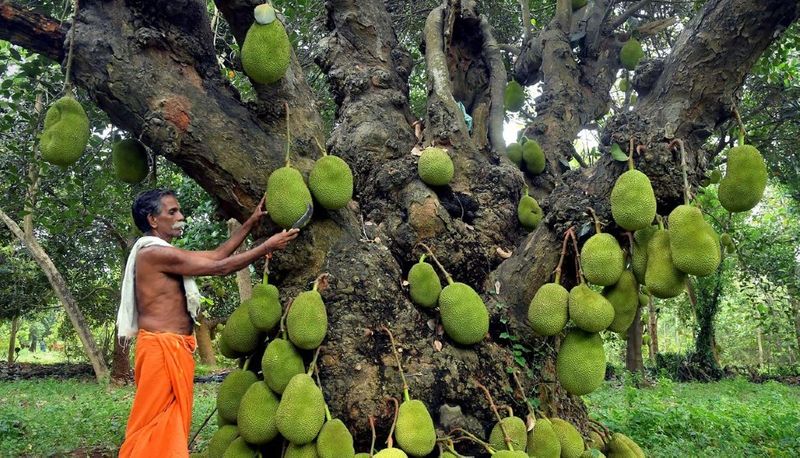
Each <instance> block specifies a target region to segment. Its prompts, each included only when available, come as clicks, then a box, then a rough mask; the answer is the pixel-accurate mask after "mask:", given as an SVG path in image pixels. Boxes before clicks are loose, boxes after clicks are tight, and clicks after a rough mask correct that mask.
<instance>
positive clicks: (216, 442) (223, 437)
mask: <svg viewBox="0 0 800 458" xmlns="http://www.w3.org/2000/svg"><path fill="white" fill-rule="evenodd" d="M237 437H239V431H238V430H237V429H236V426H233V425H225V426H221V427H220V428H219V429H218V430H217V431H216V432H215V433H214V435H213V436H211V440H210V441H209V442H208V448H206V456H207V457H208V458H222V455H224V454H225V450H226V449H227V448H228V446H229V445H231V442H233V441H234V440H235V439H236V438H237Z"/></svg>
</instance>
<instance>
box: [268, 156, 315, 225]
mask: <svg viewBox="0 0 800 458" xmlns="http://www.w3.org/2000/svg"><path fill="white" fill-rule="evenodd" d="M308 205H313V204H312V201H311V192H310V191H309V190H308V188H307V187H306V183H305V182H304V181H303V175H301V174H300V171H298V170H297V169H295V168H292V167H289V166H286V167H281V168H279V169H277V170H275V171H274V172H272V173H271V174H270V175H269V179H268V180H267V212H268V213H269V217H270V218H272V221H274V222H275V224H277V225H278V226H280V227H282V228H284V229H289V228H290V227H292V224H294V223H295V222H296V221H297V220H299V219H300V217H301V216H303V215H304V214H305V212H306V208H307V207H308Z"/></svg>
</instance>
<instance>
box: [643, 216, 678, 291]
mask: <svg viewBox="0 0 800 458" xmlns="http://www.w3.org/2000/svg"><path fill="white" fill-rule="evenodd" d="M669 239H670V233H669V232H668V231H665V230H662V229H659V230H658V231H656V233H655V234H653V236H652V237H651V238H650V243H648V244H647V272H645V279H644V280H645V281H644V283H645V284H646V285H647V289H648V290H649V291H650V294H652V295H653V296H655V297H658V298H661V299H666V298H670V297H675V296H678V295H680V294H681V293H683V290H684V288H685V283H686V274H685V273H683V272H681V271H680V270H678V268H677V267H675V264H673V262H672V253H671V251H670V248H669V246H670V242H669Z"/></svg>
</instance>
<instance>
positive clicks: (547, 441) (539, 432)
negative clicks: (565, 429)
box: [527, 418, 561, 458]
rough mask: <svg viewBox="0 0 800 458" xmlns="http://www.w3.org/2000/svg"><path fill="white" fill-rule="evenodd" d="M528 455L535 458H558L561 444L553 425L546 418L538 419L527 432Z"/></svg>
mask: <svg viewBox="0 0 800 458" xmlns="http://www.w3.org/2000/svg"><path fill="white" fill-rule="evenodd" d="M527 450H528V454H529V455H530V456H535V457H537V458H559V457H560V456H561V442H559V439H558V436H557V435H556V432H555V430H553V424H552V423H551V422H550V420H548V419H547V418H539V419H537V420H536V423H535V424H534V425H533V429H532V430H530V432H528V447H527Z"/></svg>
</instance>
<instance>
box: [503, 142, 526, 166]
mask: <svg viewBox="0 0 800 458" xmlns="http://www.w3.org/2000/svg"><path fill="white" fill-rule="evenodd" d="M506 154H507V155H508V158H509V159H511V162H513V163H515V164H517V165H522V145H520V144H519V143H517V142H514V143H511V144H509V145H508V146H506Z"/></svg>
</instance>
